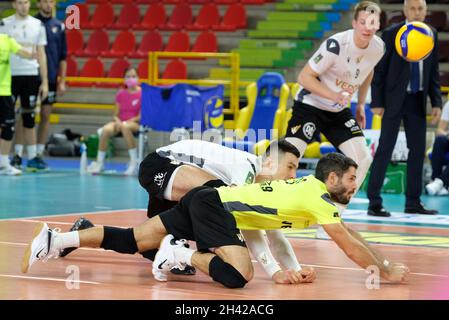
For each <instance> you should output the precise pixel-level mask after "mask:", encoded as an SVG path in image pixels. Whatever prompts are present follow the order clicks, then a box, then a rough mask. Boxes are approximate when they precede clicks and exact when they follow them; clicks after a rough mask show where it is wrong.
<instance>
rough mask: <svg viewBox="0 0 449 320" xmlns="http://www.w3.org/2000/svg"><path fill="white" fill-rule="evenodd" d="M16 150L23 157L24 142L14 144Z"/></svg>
mask: <svg viewBox="0 0 449 320" xmlns="http://www.w3.org/2000/svg"><path fill="white" fill-rule="evenodd" d="M14 152H15V154H16V155H18V156H19V157H22V155H23V144H16V145H15V146H14Z"/></svg>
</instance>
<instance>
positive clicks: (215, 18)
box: [186, 3, 220, 30]
mask: <svg viewBox="0 0 449 320" xmlns="http://www.w3.org/2000/svg"><path fill="white" fill-rule="evenodd" d="M219 23H220V13H219V12H218V8H217V6H216V5H215V4H214V3H208V4H205V5H204V6H203V7H202V8H201V10H200V12H199V13H198V16H197V17H196V19H195V22H194V23H193V24H191V25H188V26H186V29H187V30H208V29H211V28H212V26H216V25H218V24H219Z"/></svg>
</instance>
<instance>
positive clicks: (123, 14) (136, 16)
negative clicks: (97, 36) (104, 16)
mask: <svg viewBox="0 0 449 320" xmlns="http://www.w3.org/2000/svg"><path fill="white" fill-rule="evenodd" d="M121 1H123V0H121ZM139 22H140V11H139V8H138V7H137V5H135V4H134V3H127V4H125V5H124V6H123V7H122V10H121V11H120V15H119V16H118V18H117V21H116V22H115V23H114V24H113V25H112V26H111V27H112V28H113V29H129V28H130V27H131V26H133V25H136V24H139Z"/></svg>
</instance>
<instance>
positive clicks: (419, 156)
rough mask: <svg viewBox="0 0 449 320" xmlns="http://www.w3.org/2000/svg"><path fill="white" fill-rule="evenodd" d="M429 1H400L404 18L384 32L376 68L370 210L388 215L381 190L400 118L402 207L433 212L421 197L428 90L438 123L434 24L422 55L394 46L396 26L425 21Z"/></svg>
mask: <svg viewBox="0 0 449 320" xmlns="http://www.w3.org/2000/svg"><path fill="white" fill-rule="evenodd" d="M426 12H427V6H426V1H424V0H406V1H404V15H405V17H406V21H403V22H401V23H397V24H394V25H392V26H390V27H388V28H387V29H385V30H384V32H383V33H382V39H384V41H385V44H386V53H385V55H384V57H383V58H382V60H381V61H380V63H379V65H378V66H377V67H376V70H375V73H374V80H373V85H372V90H371V93H372V102H371V110H372V111H373V113H374V114H377V115H380V116H382V129H381V131H380V138H379V146H378V147H377V151H376V154H375V155H374V161H373V167H372V169H371V175H370V179H369V182H368V190H367V196H368V199H369V207H368V215H371V216H380V217H389V216H390V212H388V211H387V210H385V209H384V207H383V205H382V197H381V195H380V191H381V188H382V185H383V182H384V178H385V173H386V171H387V167H388V163H389V162H390V160H391V155H392V153H393V150H394V146H395V144H396V139H397V136H398V133H399V128H400V126H401V121H402V120H403V121H404V131H405V136H406V138H407V147H408V149H409V153H408V159H407V187H406V190H405V198H406V199H405V208H404V212H406V213H418V214H430V215H432V214H436V213H438V212H437V211H436V210H430V209H426V208H425V207H424V206H423V205H422V203H421V200H420V197H421V193H422V175H423V165H424V157H425V152H426V131H427V125H426V105H427V96H429V97H430V100H431V103H432V118H433V119H432V122H433V123H434V124H436V122H437V121H438V119H439V117H440V115H441V106H442V105H443V103H442V101H441V91H440V81H439V71H438V36H437V31H436V30H435V29H434V28H432V32H433V36H434V42H435V47H434V48H433V50H432V53H431V54H430V55H429V57H427V58H426V59H425V60H423V61H420V62H414V63H410V62H407V61H405V60H404V59H403V58H402V57H400V56H399V55H398V54H397V52H396V50H395V49H394V47H395V38H396V34H397V32H398V30H399V29H400V28H401V27H402V26H403V25H404V24H405V23H406V22H412V21H421V22H423V21H424V19H425V17H426Z"/></svg>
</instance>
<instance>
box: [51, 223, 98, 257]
mask: <svg viewBox="0 0 449 320" xmlns="http://www.w3.org/2000/svg"><path fill="white" fill-rule="evenodd" d="M92 227H95V225H94V224H93V223H92V222H90V221H89V220H87V219H86V218H83V217H81V218H79V219H78V220H76V221H75V223H74V224H73V226H72V227H71V228H70V231H79V230H84V229H89V228H92ZM76 249H77V248H65V249H64V250H62V251H61V253H60V254H59V256H60V257H61V258H63V257H65V256H66V255H68V254H69V253H70V252H72V251H74V250H76Z"/></svg>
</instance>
